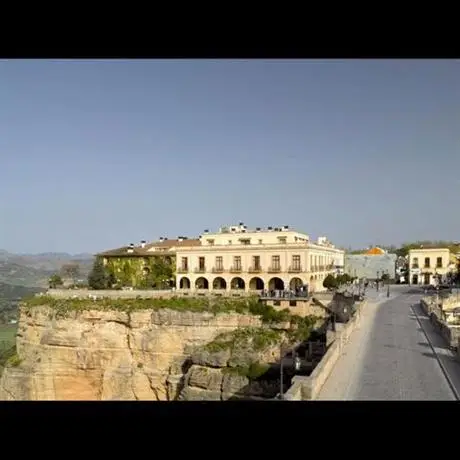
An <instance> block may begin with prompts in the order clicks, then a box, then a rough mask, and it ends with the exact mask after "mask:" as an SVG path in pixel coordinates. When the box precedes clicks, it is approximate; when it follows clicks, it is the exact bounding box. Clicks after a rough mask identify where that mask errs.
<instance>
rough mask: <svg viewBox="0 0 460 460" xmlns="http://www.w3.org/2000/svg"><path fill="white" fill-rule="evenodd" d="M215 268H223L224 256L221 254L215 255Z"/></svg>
mask: <svg viewBox="0 0 460 460" xmlns="http://www.w3.org/2000/svg"><path fill="white" fill-rule="evenodd" d="M216 268H217V270H223V269H224V258H223V257H222V256H217V257H216Z"/></svg>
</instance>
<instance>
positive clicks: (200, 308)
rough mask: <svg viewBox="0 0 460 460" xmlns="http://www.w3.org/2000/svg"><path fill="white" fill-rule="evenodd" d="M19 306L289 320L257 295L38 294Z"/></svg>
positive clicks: (285, 313)
mask: <svg viewBox="0 0 460 460" xmlns="http://www.w3.org/2000/svg"><path fill="white" fill-rule="evenodd" d="M22 305H23V308H25V309H27V308H28V307H34V306H40V305H43V306H48V307H50V308H53V309H55V310H58V311H60V312H62V313H65V312H68V311H84V310H119V311H125V312H131V311H136V310H160V309H171V310H176V311H189V312H209V313H213V314H217V313H233V312H234V313H240V314H250V315H254V316H260V318H261V320H262V322H263V323H265V324H272V323H279V322H285V321H289V318H290V316H291V315H290V314H289V311H288V310H283V311H276V310H275V309H274V308H273V307H270V306H266V305H263V304H261V303H260V302H259V301H258V299H257V298H245V299H222V298H209V297H207V298H203V297H202V298H197V297H172V298H167V299H162V298H153V299H152V298H150V299H144V298H140V297H138V298H135V299H121V298H118V299H110V298H102V299H91V298H87V299H85V298H65V299H59V298H57V297H53V296H47V295H41V296H36V297H32V298H30V299H28V300H27V301H25V302H23V304H22Z"/></svg>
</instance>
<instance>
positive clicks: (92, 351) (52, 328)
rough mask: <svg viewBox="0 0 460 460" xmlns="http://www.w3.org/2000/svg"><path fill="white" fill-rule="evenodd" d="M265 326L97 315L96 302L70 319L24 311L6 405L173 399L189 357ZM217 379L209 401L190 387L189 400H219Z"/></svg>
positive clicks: (47, 311) (190, 316) (215, 319)
mask: <svg viewBox="0 0 460 460" xmlns="http://www.w3.org/2000/svg"><path fill="white" fill-rule="evenodd" d="M260 324H261V322H260V319H258V318H256V317H253V316H249V315H241V314H236V313H222V314H218V315H214V314H212V313H197V312H178V311H173V310H167V309H161V310H142V311H135V312H131V313H130V314H128V313H126V312H123V311H112V310H108V309H106V310H100V311H99V310H97V309H95V308H94V306H93V305H92V304H91V301H89V306H88V310H85V311H69V312H66V313H65V314H63V313H60V312H59V314H57V312H56V310H53V309H52V308H50V307H47V306H34V307H27V306H26V307H23V308H21V310H20V319H19V327H18V336H17V341H16V348H17V354H18V356H19V358H20V360H21V363H20V364H19V365H18V366H17V367H6V368H5V370H4V372H3V375H2V378H1V379H0V400H161V401H163V400H168V399H174V398H176V397H177V396H178V393H180V391H181V390H182V387H183V385H184V374H185V373H187V371H188V367H189V366H190V363H189V364H187V362H188V361H189V358H190V351H192V350H195V349H196V348H197V347H199V346H202V345H205V344H207V343H209V342H211V341H212V340H213V339H214V338H215V337H216V336H217V335H219V334H222V333H224V332H230V331H233V330H235V329H236V328H238V327H241V326H252V327H259V326H260ZM200 359H201V358H200ZM213 359H214V360H215V361H214V364H215V365H216V366H217V365H220V364H226V362H225V360H226V359H228V355H227V354H225V355H222V356H221V357H218V358H216V357H213ZM207 360H208V361H207ZM210 360H211V358H208V357H206V358H203V360H202V361H200V360H199V359H198V361H197V364H198V363H202V364H204V363H205V362H206V363H208V362H209V361H210ZM207 372H208V371H207ZM171 374H172V375H171ZM211 375H212V374H211V373H209V376H210V377H208V379H209V380H208V381H207V384H209V386H210V388H216V391H215V393H216V394H214V393H213V392H214V390H203V389H202V391H208V392H211V393H212V397H211V396H210V395H209V394H207V395H206V396H203V395H202V394H201V393H200V390H199V389H198V388H197V387H191V388H194V390H187V392H189V393H190V395H191V398H195V400H201V399H199V395H200V394H201V396H203V397H204V398H205V399H209V400H213V398H214V397H216V396H218V399H219V398H220V389H219V391H217V389H218V387H219V383H218V382H219V377H216V376H215V375H212V376H211ZM193 378H194V379H195V381H196V382H197V383H199V382H200V381H201V382H204V380H203V379H205V377H204V374H200V373H199V372H196V373H195V374H194V377H193ZM202 385H204V383H202Z"/></svg>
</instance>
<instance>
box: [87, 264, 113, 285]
mask: <svg viewBox="0 0 460 460" xmlns="http://www.w3.org/2000/svg"><path fill="white" fill-rule="evenodd" d="M112 276H113V275H112ZM110 281H112V279H111V275H110V274H108V273H107V270H106V269H105V267H104V264H103V263H102V260H101V259H100V258H97V259H96V260H95V261H94V264H93V268H92V269H91V272H90V273H89V275H88V285H89V287H90V288H91V289H106V288H107V287H108V286H109V282H110Z"/></svg>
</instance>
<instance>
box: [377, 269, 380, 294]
mask: <svg viewBox="0 0 460 460" xmlns="http://www.w3.org/2000/svg"><path fill="white" fill-rule="evenodd" d="M379 273H380V272H379V271H378V270H377V292H379Z"/></svg>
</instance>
